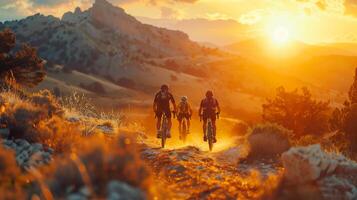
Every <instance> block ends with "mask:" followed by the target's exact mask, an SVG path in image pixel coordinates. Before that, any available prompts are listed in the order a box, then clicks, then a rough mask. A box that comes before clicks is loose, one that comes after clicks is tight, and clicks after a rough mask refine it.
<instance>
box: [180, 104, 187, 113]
mask: <svg viewBox="0 0 357 200" xmlns="http://www.w3.org/2000/svg"><path fill="white" fill-rule="evenodd" d="M179 112H180V113H188V112H189V106H188V103H187V102H186V103H184V102H180V106H179Z"/></svg>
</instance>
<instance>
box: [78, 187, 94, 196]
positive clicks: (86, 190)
mask: <svg viewBox="0 0 357 200" xmlns="http://www.w3.org/2000/svg"><path fill="white" fill-rule="evenodd" d="M79 192H80V193H81V194H82V195H83V196H86V197H89V196H90V195H91V193H90V190H89V188H88V187H82V188H81V189H80V190H79Z"/></svg>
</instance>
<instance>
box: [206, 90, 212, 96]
mask: <svg viewBox="0 0 357 200" xmlns="http://www.w3.org/2000/svg"><path fill="white" fill-rule="evenodd" d="M206 97H207V98H209V97H213V92H212V91H211V90H208V91H207V92H206Z"/></svg>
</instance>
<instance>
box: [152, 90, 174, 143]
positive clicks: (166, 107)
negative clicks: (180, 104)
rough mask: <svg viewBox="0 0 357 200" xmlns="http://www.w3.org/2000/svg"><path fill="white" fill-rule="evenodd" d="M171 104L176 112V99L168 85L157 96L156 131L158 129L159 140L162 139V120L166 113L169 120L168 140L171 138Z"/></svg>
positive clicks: (154, 107)
mask: <svg viewBox="0 0 357 200" xmlns="http://www.w3.org/2000/svg"><path fill="white" fill-rule="evenodd" d="M170 102H171V103H172V105H173V107H174V111H175V110H176V104H175V99H174V97H173V95H172V94H171V93H170V92H169V87H168V86H167V85H162V86H161V89H160V91H159V92H158V93H156V95H155V99H154V104H153V109H154V112H155V115H156V118H157V122H156V129H157V138H161V132H160V129H161V118H162V115H163V113H165V115H166V117H167V120H168V129H169V131H168V132H167V133H166V134H167V135H166V136H167V138H170V137H171V133H170V130H171V125H172V123H171V110H170Z"/></svg>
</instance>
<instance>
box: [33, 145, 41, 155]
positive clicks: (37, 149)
mask: <svg viewBox="0 0 357 200" xmlns="http://www.w3.org/2000/svg"><path fill="white" fill-rule="evenodd" d="M32 148H33V150H32V152H34V153H35V152H37V151H41V150H43V145H42V144H40V143H35V144H33V145H32Z"/></svg>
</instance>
